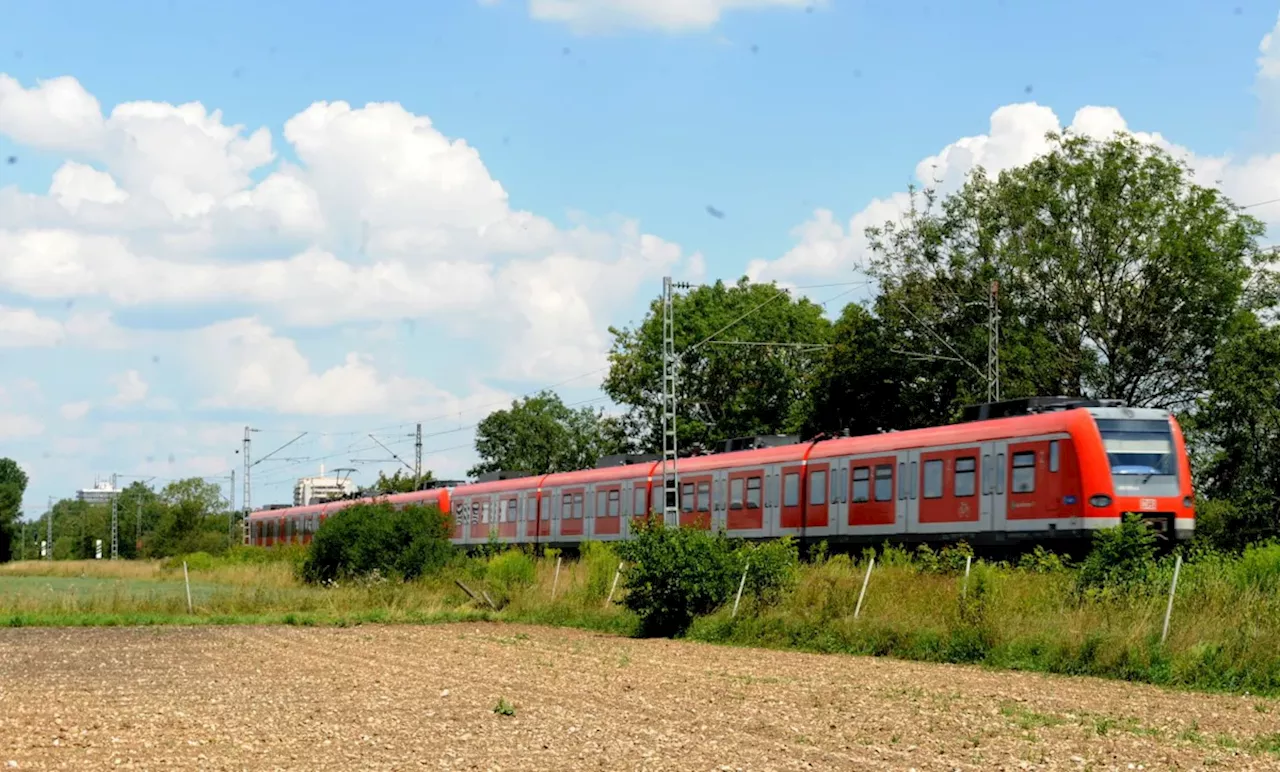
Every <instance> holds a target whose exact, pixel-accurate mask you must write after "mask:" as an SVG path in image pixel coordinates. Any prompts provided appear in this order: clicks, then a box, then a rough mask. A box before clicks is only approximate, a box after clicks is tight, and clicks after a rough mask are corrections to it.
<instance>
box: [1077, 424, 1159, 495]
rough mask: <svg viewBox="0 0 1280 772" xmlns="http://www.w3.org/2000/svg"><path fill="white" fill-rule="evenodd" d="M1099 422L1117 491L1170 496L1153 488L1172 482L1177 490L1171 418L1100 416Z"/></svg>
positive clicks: (1103, 444)
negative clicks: (1107, 417) (1151, 418)
mask: <svg viewBox="0 0 1280 772" xmlns="http://www.w3.org/2000/svg"><path fill="white" fill-rule="evenodd" d="M1097 421H1098V430H1099V431H1100V432H1101V433H1102V447H1103V449H1104V450H1106V453H1107V461H1108V463H1109V464H1110V466H1111V476H1112V478H1113V479H1114V480H1115V483H1116V487H1117V492H1119V493H1121V494H1124V493H1134V492H1143V493H1152V494H1157V495H1160V494H1164V495H1170V494H1169V493H1167V492H1164V491H1156V490H1151V488H1152V486H1153V485H1154V486H1157V487H1160V488H1165V487H1168V486H1170V485H1172V486H1174V489H1175V490H1174V492H1176V486H1177V475H1178V464H1177V456H1176V455H1175V454H1174V445H1173V429H1172V428H1171V427H1170V425H1169V422H1168V421H1167V420H1154V421H1152V420H1124V419H1106V418H1099V419H1097Z"/></svg>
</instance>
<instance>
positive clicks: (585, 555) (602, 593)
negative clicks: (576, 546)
mask: <svg viewBox="0 0 1280 772" xmlns="http://www.w3.org/2000/svg"><path fill="white" fill-rule="evenodd" d="M581 560H582V563H583V565H585V566H586V567H587V586H586V590H585V594H586V597H587V599H588V600H603V599H604V598H605V597H606V596H607V595H608V594H609V588H610V587H612V586H613V575H614V573H615V572H616V571H617V570H618V563H619V562H620V558H619V557H618V555H617V553H615V552H614V551H613V550H611V549H609V545H608V544H605V543H604V542H600V541H586V542H583V543H582V546H581Z"/></svg>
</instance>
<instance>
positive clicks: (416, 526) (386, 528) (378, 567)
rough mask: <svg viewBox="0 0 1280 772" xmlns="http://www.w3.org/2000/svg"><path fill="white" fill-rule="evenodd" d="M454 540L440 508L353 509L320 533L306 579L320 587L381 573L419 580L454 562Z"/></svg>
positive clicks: (304, 568)
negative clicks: (328, 583)
mask: <svg viewBox="0 0 1280 772" xmlns="http://www.w3.org/2000/svg"><path fill="white" fill-rule="evenodd" d="M449 535H450V529H449V519H448V516H447V515H445V514H443V513H441V512H440V510H439V509H438V508H436V507H424V506H408V507H405V508H404V509H399V510H398V509H396V508H395V507H393V506H392V505H391V504H389V503H387V502H385V501H380V502H371V503H359V504H352V505H351V506H349V507H346V508H344V509H340V510H338V511H337V512H336V513H334V514H333V515H331V516H330V517H329V518H328V519H326V520H325V521H324V523H323V524H322V525H321V526H320V529H319V530H318V531H316V534H315V538H314V540H313V541H312V542H311V548H310V550H309V552H308V554H307V557H306V559H305V560H304V561H303V563H302V567H301V573H302V578H303V580H304V581H306V582H309V583H320V582H328V581H335V580H339V579H348V578H355V577H368V576H371V575H374V574H375V573H376V574H378V575H382V576H391V577H397V578H400V579H403V580H409V579H414V578H417V577H418V576H421V575H423V574H425V573H430V572H433V571H436V570H439V569H440V568H441V567H443V566H444V565H445V563H447V562H448V561H449V559H450V558H451V557H452V555H453V547H452V545H450V544H449Z"/></svg>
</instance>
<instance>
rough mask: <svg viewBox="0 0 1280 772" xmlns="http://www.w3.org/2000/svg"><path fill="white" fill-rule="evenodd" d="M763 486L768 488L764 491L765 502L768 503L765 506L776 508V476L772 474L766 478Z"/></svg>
mask: <svg viewBox="0 0 1280 772" xmlns="http://www.w3.org/2000/svg"><path fill="white" fill-rule="evenodd" d="M765 485H767V486H768V488H766V489H765V496H766V500H767V501H768V502H769V503H768V504H767V506H770V507H776V506H778V475H776V474H773V475H770V476H768V477H766V478H765Z"/></svg>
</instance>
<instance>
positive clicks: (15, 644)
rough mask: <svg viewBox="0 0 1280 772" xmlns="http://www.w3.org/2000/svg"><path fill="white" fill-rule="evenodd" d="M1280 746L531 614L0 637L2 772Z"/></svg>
mask: <svg viewBox="0 0 1280 772" xmlns="http://www.w3.org/2000/svg"><path fill="white" fill-rule="evenodd" d="M500 700H505V701H506V702H507V703H509V705H510V706H511V708H512V710H513V711H514V715H507V714H506V712H497V711H495V707H497V706H498V705H499V701H500ZM1276 733H1280V701H1275V700H1262V699H1257V698H1253V697H1240V696H1220V695H1203V694H1190V693H1180V692H1169V691H1164V690H1160V689H1156V688H1153V687H1147V686H1137V685H1132V684H1126V683H1120V682H1109V681H1101V680H1095V679H1072V678H1064V677H1052V676H1042V675H1033V674H1025V673H1003V672H1000V673H997V672H990V671H986V670H981V669H977V668H969V667H956V666H945V665H926V664H916V663H907V662H899V661H894V660H888V659H872V658H860V657H847V656H819V655H810V654H798V653H789V652H771V651H758V650H752V649H735V648H725V647H716V646H708V645H701V644H694V643H683V642H673V641H637V640H629V639H618V638H612V637H608V636H603V635H596V634H592V633H584V632H577V631H571V630H560V629H549V628H540V627H527V626H520V625H500V624H464V625H442V626H434V627H380V626H364V627H356V628H345V629H312V628H294V627H221V628H219V627H206V628H172V627H167V628H165V627H161V628H131V629H66V628H63V629H5V630H0V769H4V770H7V769H13V768H17V769H100V768H110V767H118V768H146V769H153V768H181V769H192V768H202V769H233V768H234V769H411V768H431V769H540V770H566V769H609V770H613V769H651V770H658V769H679V770H700V769H702V770H718V769H731V770H738V769H840V770H851V769H854V770H856V769H894V770H908V769H912V768H914V769H917V770H955V769H962V770H1001V769H1072V770H1083V769H1098V770H1101V769H1119V770H1137V769H1143V770H1155V769H1198V768H1206V767H1216V768H1218V769H1230V770H1240V769H1280V734H1276Z"/></svg>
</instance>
